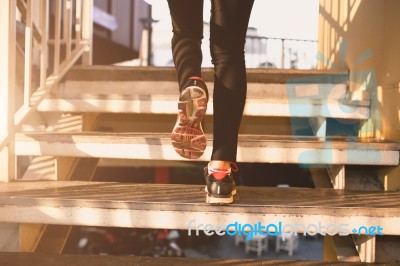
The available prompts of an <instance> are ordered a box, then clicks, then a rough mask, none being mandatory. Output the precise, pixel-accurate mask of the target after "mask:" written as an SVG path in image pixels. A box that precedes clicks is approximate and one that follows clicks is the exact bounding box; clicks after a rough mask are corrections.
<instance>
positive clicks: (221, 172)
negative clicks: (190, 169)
mask: <svg viewBox="0 0 400 266" xmlns="http://www.w3.org/2000/svg"><path fill="white" fill-rule="evenodd" d="M229 165H230V167H229V168H228V169H224V168H215V167H213V166H212V165H211V164H210V163H208V166H207V167H206V168H205V169H204V170H207V173H208V174H209V175H212V176H214V177H215V179H217V180H221V179H223V178H224V177H225V176H227V175H230V174H231V172H232V171H233V172H237V171H239V168H238V166H237V165H236V164H235V163H233V162H229Z"/></svg>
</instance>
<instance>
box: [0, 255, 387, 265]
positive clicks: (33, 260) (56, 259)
mask: <svg viewBox="0 0 400 266" xmlns="http://www.w3.org/2000/svg"><path fill="white" fill-rule="evenodd" d="M0 260H1V262H2V263H4V265H13V266H26V265H40V266H55V265H57V266H70V265H74V266H112V265H119V266H133V265H154V266H193V265H236V266H264V265H281V264H282V262H283V261H279V260H261V259H257V260H256V259H209V258H172V257H158V258H153V257H139V256H111V255H107V256H96V255H67V254H63V255H54V254H38V253H13V252H3V253H0ZM283 263H284V265H288V266H314V265H315V266H319V265H327V266H329V265H335V266H351V265H371V264H364V263H351V262H328V261H324V262H320V261H284V262H283ZM372 265H390V264H379V263H373V264H372ZM392 265H394V264H392Z"/></svg>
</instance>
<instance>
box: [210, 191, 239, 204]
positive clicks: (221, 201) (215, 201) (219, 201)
mask: <svg viewBox="0 0 400 266" xmlns="http://www.w3.org/2000/svg"><path fill="white" fill-rule="evenodd" d="M232 202H233V196H230V197H226V198H217V197H213V196H210V195H209V194H208V193H207V195H206V203H208V204H219V205H221V204H230V203H232Z"/></svg>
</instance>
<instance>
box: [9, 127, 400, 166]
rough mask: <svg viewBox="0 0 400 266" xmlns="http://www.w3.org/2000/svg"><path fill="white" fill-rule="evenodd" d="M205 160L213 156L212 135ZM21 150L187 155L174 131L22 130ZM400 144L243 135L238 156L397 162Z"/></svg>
mask: <svg viewBox="0 0 400 266" xmlns="http://www.w3.org/2000/svg"><path fill="white" fill-rule="evenodd" d="M207 137H208V142H207V148H206V151H205V153H204V155H203V156H202V157H200V159H199V160H200V161H208V160H209V158H210V156H211V149H212V140H211V136H207ZM15 150H16V154H18V155H51V156H72V157H96V158H119V159H146V160H182V158H181V157H180V156H179V155H178V154H177V153H176V152H175V150H174V149H173V147H172V145H171V139H170V135H169V134H154V133H104V132H90V133H88V132H85V133H73V134H66V133H26V134H23V133H18V134H17V135H16V143H15ZM399 150H400V144H398V143H393V142H390V141H384V140H377V139H363V138H354V137H327V138H318V137H299V136H262V135H241V136H239V147H238V161H239V162H263V163H295V164H298V163H299V164H328V165H332V164H344V165H346V164H358V165H398V164H399Z"/></svg>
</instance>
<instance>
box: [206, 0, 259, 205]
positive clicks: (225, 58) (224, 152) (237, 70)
mask: <svg viewBox="0 0 400 266" xmlns="http://www.w3.org/2000/svg"><path fill="white" fill-rule="evenodd" d="M253 2H254V0H230V1H224V0H212V6H211V21H210V50H211V56H212V61H213V64H214V70H215V75H214V79H215V80H214V142H213V151H212V155H211V161H210V163H209V164H208V166H207V167H206V171H205V175H206V192H207V198H206V202H208V203H211V204H227V203H232V202H233V196H234V195H235V194H236V185H235V181H234V180H233V178H232V176H231V171H232V170H233V171H237V167H236V165H235V164H234V163H235V162H236V154H237V142H238V134H239V126H240V122H241V119H242V115H243V109H244V104H245V101H246V92H247V79H246V65H245V55H244V46H245V41H246V32H247V27H248V22H249V18H250V13H251V9H252V7H253ZM231 165H233V166H234V168H232V169H231Z"/></svg>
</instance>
